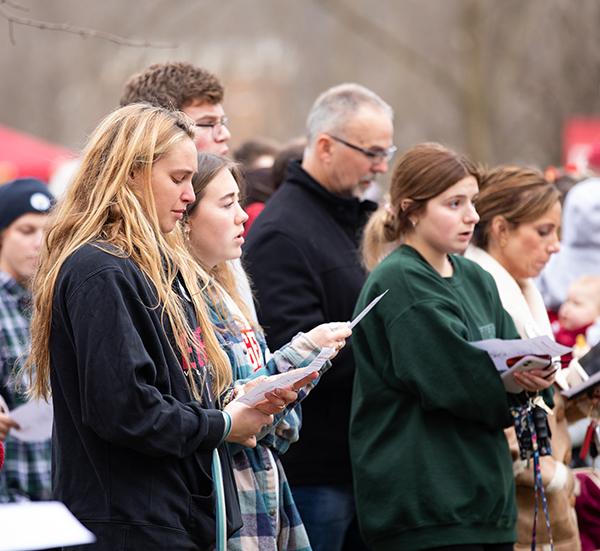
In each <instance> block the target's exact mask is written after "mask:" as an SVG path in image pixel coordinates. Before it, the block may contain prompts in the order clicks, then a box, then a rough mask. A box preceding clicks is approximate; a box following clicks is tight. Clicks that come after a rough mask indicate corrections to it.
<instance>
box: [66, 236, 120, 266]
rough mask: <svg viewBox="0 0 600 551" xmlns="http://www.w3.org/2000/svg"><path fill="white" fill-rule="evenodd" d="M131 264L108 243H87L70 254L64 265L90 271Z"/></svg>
mask: <svg viewBox="0 0 600 551" xmlns="http://www.w3.org/2000/svg"><path fill="white" fill-rule="evenodd" d="M129 262H130V259H128V258H127V257H126V256H125V255H123V254H121V253H119V251H118V250H117V249H116V248H115V247H113V246H111V245H108V244H106V243H98V242H93V243H85V244H84V245H82V246H81V247H79V248H77V250H75V251H74V252H73V253H72V254H70V255H69V256H68V257H67V258H66V259H65V262H64V264H63V266H64V267H66V268H72V269H89V270H94V269H98V268H107V267H111V266H113V267H118V266H124V265H126V264H128V263H129Z"/></svg>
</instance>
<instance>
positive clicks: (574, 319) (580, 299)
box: [552, 275, 600, 358]
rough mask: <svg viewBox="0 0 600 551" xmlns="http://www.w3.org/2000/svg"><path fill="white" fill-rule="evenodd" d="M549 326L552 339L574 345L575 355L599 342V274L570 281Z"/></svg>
mask: <svg viewBox="0 0 600 551" xmlns="http://www.w3.org/2000/svg"><path fill="white" fill-rule="evenodd" d="M552 330H553V332H554V337H555V338H556V342H558V343H560V344H564V345H565V346H574V347H575V348H574V350H573V354H574V356H575V357H577V358H579V357H581V356H583V355H584V354H586V353H587V351H588V350H589V349H590V347H592V346H595V345H596V344H598V342H600V275H597V276H583V277H580V278H579V279H577V280H575V281H574V282H573V283H571V285H570V286H569V291H568V293H567V300H566V301H565V302H564V303H563V304H562V305H561V307H560V308H559V310H558V320H557V321H555V322H554V323H553V324H552ZM580 335H581V336H580Z"/></svg>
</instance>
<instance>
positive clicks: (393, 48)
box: [314, 0, 465, 99]
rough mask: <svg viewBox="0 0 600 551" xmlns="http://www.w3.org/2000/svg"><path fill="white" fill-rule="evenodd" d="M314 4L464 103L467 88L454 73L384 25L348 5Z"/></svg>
mask: <svg viewBox="0 0 600 551" xmlns="http://www.w3.org/2000/svg"><path fill="white" fill-rule="evenodd" d="M314 2H315V3H316V4H318V5H319V6H320V7H321V8H322V9H324V10H326V11H328V12H329V13H330V14H331V15H333V16H334V17H336V18H337V19H338V21H339V22H340V23H342V24H343V25H345V26H346V27H348V28H349V29H350V30H351V31H352V32H353V33H354V34H356V35H360V36H362V37H363V38H364V39H366V40H368V41H369V42H370V43H371V44H374V45H375V46H376V47H377V48H379V49H380V50H381V51H382V52H384V53H385V54H386V55H388V56H390V57H392V58H393V59H395V60H396V61H400V63H403V64H405V65H407V66H408V67H410V68H411V69H412V70H414V71H416V72H418V73H420V74H423V75H424V76H425V77H426V78H428V79H429V80H431V81H433V82H434V83H436V84H437V85H438V86H440V88H442V89H443V90H446V91H450V92H452V93H454V94H455V95H456V96H457V97H458V98H459V99H462V96H463V94H464V93H465V89H464V86H463V85H462V84H461V82H460V81H459V80H458V79H457V78H456V77H455V76H454V75H453V74H452V73H451V72H449V71H447V70H446V69H445V68H444V67H441V66H440V65H438V64H436V63H434V62H433V61H432V60H431V59H429V58H428V57H427V56H424V55H423V54H421V53H420V52H418V51H416V50H414V49H413V48H411V47H410V46H408V45H407V44H405V43H404V42H402V41H401V40H399V39H398V37H397V36H396V35H395V34H392V33H391V32H389V31H388V30H387V29H385V28H384V27H382V26H381V25H378V24H376V23H374V22H373V21H372V20H371V19H369V18H367V17H364V16H363V15H361V14H360V13H358V12H356V11H355V10H353V9H352V8H351V7H349V6H348V5H347V3H346V2H345V1H343V0H342V1H337V0H314Z"/></svg>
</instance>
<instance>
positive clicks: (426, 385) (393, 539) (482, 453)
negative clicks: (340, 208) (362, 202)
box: [350, 143, 551, 551]
mask: <svg viewBox="0 0 600 551" xmlns="http://www.w3.org/2000/svg"><path fill="white" fill-rule="evenodd" d="M479 179H480V177H479V172H478V171H477V169H476V168H475V167H474V166H473V164H472V163H471V162H470V161H469V160H468V159H467V158H466V157H464V156H463V155H458V154H456V153H454V152H453V151H451V150H449V149H447V148H445V147H443V146H441V145H438V144H433V143H427V144H422V145H418V146H416V147H413V148H412V149H410V150H409V151H407V152H406V153H405V154H404V155H403V156H402V158H401V159H400V160H399V161H398V163H397V165H396V167H395V168H394V172H393V174H392V179H391V185H390V196H391V201H390V204H389V205H388V206H387V207H386V208H385V209H381V210H380V211H379V212H377V213H375V215H374V217H373V218H372V219H371V220H370V222H369V224H368V226H367V229H366V233H365V244H364V253H365V259H366V260H367V262H369V263H370V267H371V268H374V269H373V271H372V273H371V275H370V276H369V279H368V280H367V283H366V284H365V287H364V289H363V291H362V293H361V296H360V298H359V300H358V303H357V306H356V309H357V311H360V309H361V308H364V306H365V305H367V304H368V303H369V302H370V301H371V300H372V299H373V298H375V297H376V296H378V295H380V294H381V293H383V292H384V291H385V290H386V289H389V291H388V293H387V295H386V296H385V297H384V298H383V300H381V301H380V303H379V304H378V305H377V307H376V308H375V309H374V310H373V311H372V312H371V313H370V314H369V316H370V319H369V323H364V324H361V325H359V326H357V327H356V328H355V329H354V334H353V343H354V347H355V354H356V378H355V386H354V395H353V405H352V418H351V426H350V448H351V453H352V466H353V473H354V480H355V487H356V496H357V509H358V517H359V522H360V526H361V531H362V533H363V535H364V537H365V538H366V543H367V544H368V545H369V546H370V547H371V548H372V549H373V550H374V551H388V550H392V549H394V550H395V549H403V550H406V551H416V550H436V551H437V550H438V549H439V550H442V549H443V550H447V551H454V550H465V551H466V550H468V551H492V550H493V551H505V550H510V549H512V547H513V542H514V541H515V540H516V536H517V534H516V529H515V528H516V517H517V508H516V503H515V497H514V477H513V473H512V462H511V457H510V453H509V450H508V445H507V442H506V438H505V436H504V429H505V428H506V427H509V426H511V425H512V419H511V415H510V413H509V398H508V396H507V393H506V392H505V390H504V386H503V384H502V381H501V378H500V376H499V374H498V373H497V371H496V369H495V367H494V364H493V362H492V361H491V359H490V358H489V356H488V354H487V352H484V351H482V350H480V349H479V348H476V347H474V346H472V345H471V344H470V343H471V342H473V341H479V340H483V339H490V338H501V339H511V338H517V337H518V334H517V332H516V330H515V328H514V325H513V323H512V320H511V319H510V317H509V316H508V314H507V313H506V312H505V311H504V309H503V308H502V304H501V302H500V298H499V297H498V292H497V290H496V286H495V284H494V281H493V279H492V277H491V276H490V275H489V274H487V273H486V272H485V271H484V270H482V269H481V268H479V267H478V266H477V265H476V264H475V263H473V262H471V261H468V260H465V259H464V258H463V257H462V256H460V253H463V252H464V251H465V249H466V248H467V245H468V244H469V241H470V239H471V236H472V234H473V229H474V227H475V224H476V223H477V221H478V220H479V216H478V215H477V212H476V210H475V202H476V200H477V196H478V193H479V189H478V188H479ZM390 250H391V252H390ZM540 375H541V372H539V371H538V372H535V371H533V372H531V373H530V374H520V375H518V376H515V381H517V382H518V383H519V385H520V386H522V387H523V388H524V389H525V390H531V391H534V390H536V389H538V388H545V387H547V386H548V385H550V384H551V383H550V382H548V381H545V380H543V379H542V378H541V377H540Z"/></svg>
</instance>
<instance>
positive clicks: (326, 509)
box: [292, 484, 368, 551]
mask: <svg viewBox="0 0 600 551" xmlns="http://www.w3.org/2000/svg"><path fill="white" fill-rule="evenodd" d="M292 494H293V496H294V501H295V502H296V507H298V511H299V512H300V517H301V518H302V522H303V523H304V527H305V528H306V532H307V533H308V539H309V540H310V545H311V547H312V550H313V551H343V550H344V551H349V550H352V551H359V550H364V551H367V550H368V548H367V547H366V545H365V544H364V543H363V542H362V539H361V538H360V534H359V533H358V529H357V528H358V525H357V522H356V506H355V505H354V490H353V488H352V484H333V485H331V486H294V487H293V488H292ZM350 532H353V534H352V535H350ZM347 533H348V536H349V537H348V538H346V534H347ZM345 539H346V543H345V544H344V540H345Z"/></svg>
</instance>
